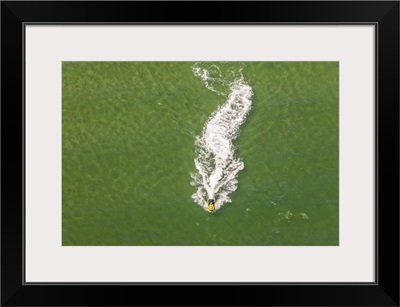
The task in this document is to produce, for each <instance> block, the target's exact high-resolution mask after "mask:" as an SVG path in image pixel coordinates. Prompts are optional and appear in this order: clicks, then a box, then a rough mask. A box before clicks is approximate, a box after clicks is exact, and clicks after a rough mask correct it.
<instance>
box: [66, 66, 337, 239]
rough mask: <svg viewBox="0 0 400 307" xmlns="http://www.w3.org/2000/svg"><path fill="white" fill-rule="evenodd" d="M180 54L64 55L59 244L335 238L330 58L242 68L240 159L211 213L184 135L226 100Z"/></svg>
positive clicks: (196, 131)
mask: <svg viewBox="0 0 400 307" xmlns="http://www.w3.org/2000/svg"><path fill="white" fill-rule="evenodd" d="M193 64H194V63H190V62H162V63H161V62H64V63H63V66H62V78H63V80H62V87H63V88H62V243H63V245H338V244H339V233H338V231H339V219H338V218H339V215H338V214H339V202H338V196H339V144H338V142H339V136H338V128H339V127H338V124H339V118H338V117H339V114H338V112H339V103H338V101H339V88H338V81H339V80H338V79H339V64H338V63H337V62H247V63H217V65H218V66H219V67H220V69H221V70H222V71H223V72H224V71H226V72H228V71H230V70H235V69H236V70H237V69H239V68H242V69H243V70H242V74H243V76H244V79H245V80H246V82H247V83H248V84H249V85H250V86H251V87H252V88H253V91H254V96H253V99H252V101H253V107H252V109H251V111H250V113H249V115H248V117H247V120H246V122H245V123H244V124H243V125H242V126H241V128H240V134H239V136H238V137H237V139H236V140H235V141H234V145H235V152H236V154H237V156H238V157H240V159H241V160H242V161H243V162H244V164H245V168H244V169H243V170H242V171H240V172H239V174H238V178H237V179H238V188H237V190H236V191H235V192H233V193H232V194H230V197H231V199H232V203H226V204H225V205H224V206H223V207H222V208H221V209H220V210H218V211H216V212H215V213H209V212H206V211H204V210H203V208H202V207H200V206H199V205H197V204H196V203H195V202H194V201H193V199H192V194H193V193H195V192H196V188H195V187H193V186H191V184H190V182H191V181H192V180H191V177H190V173H191V172H196V168H195V165H194V158H195V145H194V142H195V137H196V136H197V135H200V134H201V133H202V129H203V126H204V124H205V122H206V120H207V118H208V117H209V116H210V115H211V113H212V112H213V111H215V110H216V109H217V107H218V106H219V105H221V104H223V103H224V102H225V100H226V98H224V97H223V96H218V95H216V94H215V93H213V92H212V91H210V90H208V89H207V88H206V87H205V86H204V84H203V83H202V81H201V80H200V79H199V78H196V77H195V76H194V75H193V73H192V66H193Z"/></svg>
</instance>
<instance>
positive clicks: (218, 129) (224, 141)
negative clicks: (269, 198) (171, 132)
mask: <svg viewBox="0 0 400 307" xmlns="http://www.w3.org/2000/svg"><path fill="white" fill-rule="evenodd" d="M213 66H215V65H213ZM215 67H216V66H215ZM216 69H218V67H216ZM218 70H219V69H218ZM193 73H194V74H195V76H197V77H200V78H201V79H202V80H203V82H204V85H205V86H206V87H207V88H208V89H210V90H212V91H213V92H215V93H217V94H218V95H223V96H226V94H225V93H224V92H223V91H222V90H220V89H223V88H224V85H228V86H226V88H227V89H228V91H227V92H228V95H227V100H226V102H225V103H224V104H223V105H221V106H219V108H218V109H217V110H216V111H215V112H214V113H213V114H212V115H211V116H210V118H209V119H208V120H207V122H206V123H205V125H204V128H203V132H202V135H201V136H197V137H196V140H195V145H196V155H197V157H196V158H195V160H194V163H195V166H196V168H197V170H198V172H197V173H192V174H191V176H192V179H193V181H192V185H193V186H195V187H197V192H196V193H194V194H193V195H192V198H193V199H194V201H195V202H196V203H197V204H199V205H200V206H202V207H203V208H204V210H206V211H208V209H207V204H208V199H214V200H215V210H218V209H220V208H221V206H222V205H224V204H225V203H227V202H231V199H230V197H229V194H230V193H232V192H233V191H235V190H236V189H237V184H238V181H237V174H238V172H239V171H240V170H242V169H243V168H244V163H243V161H241V160H240V159H239V158H238V157H236V156H235V151H234V149H235V148H234V146H233V144H232V141H233V140H234V139H235V138H236V137H237V135H238V133H239V128H240V126H241V125H242V124H243V123H244V121H245V120H246V117H247V114H248V113H249V111H250V109H251V105H252V101H251V98H252V96H253V91H252V88H251V87H250V85H248V84H247V83H246V82H245V81H244V78H243V76H242V75H241V73H240V76H238V77H236V78H235V79H234V80H233V81H231V82H229V81H228V80H227V79H226V78H223V77H222V74H221V72H219V73H218V74H217V77H213V76H212V74H210V72H209V71H208V70H207V69H206V68H204V67H200V66H199V65H198V64H196V65H195V66H194V67H193ZM216 82H217V83H216ZM214 83H216V84H218V85H219V86H220V89H216V87H215V85H216V84H214Z"/></svg>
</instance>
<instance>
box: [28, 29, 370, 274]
mask: <svg viewBox="0 0 400 307" xmlns="http://www.w3.org/2000/svg"><path fill="white" fill-rule="evenodd" d="M374 57H375V54H374V27H373V26H370V25H368V26H360V25H354V26H138V25H132V26H77V25H76V26H74V25H71V26H65V25H60V26H54V25H51V26H50V25H49V26H47V25H29V26H27V27H26V281H27V282H150V281H151V282H233V281H235V282H373V281H375V280H374V276H375V268H374V261H375V259H374V248H375V247H374V244H375V243H374V237H375V236H374V218H375V211H374V146H375V144H374V133H375V132H374ZM62 61H339V62H340V201H339V203H340V246H333V247H307V246H304V247H302V246H300V247H294V246H293V247H278V246H265V247H222V246H221V247H173V246H171V247H138V246H129V247H123V246H121V247H107V246H104V247H63V246H62V244H61V80H62V79H61V77H62V76H61V63H62ZM208 259H217V261H211V262H210V261H208Z"/></svg>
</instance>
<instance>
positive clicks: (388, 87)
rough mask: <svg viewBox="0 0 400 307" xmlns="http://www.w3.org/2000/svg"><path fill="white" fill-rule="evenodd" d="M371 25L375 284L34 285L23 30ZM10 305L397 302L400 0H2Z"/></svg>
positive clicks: (5, 267)
mask: <svg viewBox="0 0 400 307" xmlns="http://www.w3.org/2000/svg"><path fill="white" fill-rule="evenodd" d="M32 22H34V23H43V24H52V23H56V24H69V23H88V24H102V23H121V24H124V23H135V24H145V23H165V24H188V23H196V24H203V23H213V24H227V25H234V24H346V25H347V24H371V25H375V29H376V50H375V51H376V106H375V107H376V109H375V110H376V118H375V123H376V131H375V141H376V149H375V155H376V182H375V187H376V191H375V192H376V193H375V195H376V230H377V231H376V242H377V248H376V282H375V283H367V284H360V283H357V284H352V283H337V284H332V283H321V284H302V283H298V284H286V283H273V284H271V283H268V284H263V283H243V284H241V283H232V284H226V283H224V284H218V283H187V284H179V283H174V284H162V283H149V284H108V283H99V284H78V283H76V284H75V283H72V284H40V285H35V284H26V283H25V282H24V276H23V272H24V256H23V253H24V235H23V231H24V230H23V229H24V214H23V213H24V211H23V208H24V202H25V194H24V192H25V173H24V171H25V165H24V159H25V152H24V144H25V131H24V120H25V119H24V98H25V97H24V43H23V41H24V25H25V24H27V23H32ZM1 148H2V150H1V175H2V176H1V178H2V180H1V305H2V306H211V305H215V306H222V305H224V306H317V305H318V306H399V1H337V2H336V1H294V2H291V1H255V2H251V1H246V2H240V1H231V2H230V1H202V2H197V1H187V2H180V1H177V2H168V1H161V2H156V1H143V2H141V1H99V2H97V1H87V2H85V1H29V2H28V1H26V2H25V1H2V2H1Z"/></svg>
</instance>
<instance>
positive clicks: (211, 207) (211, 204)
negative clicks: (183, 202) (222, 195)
mask: <svg viewBox="0 0 400 307" xmlns="http://www.w3.org/2000/svg"><path fill="white" fill-rule="evenodd" d="M214 210H215V201H214V199H209V200H208V211H210V212H213V211H214Z"/></svg>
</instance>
